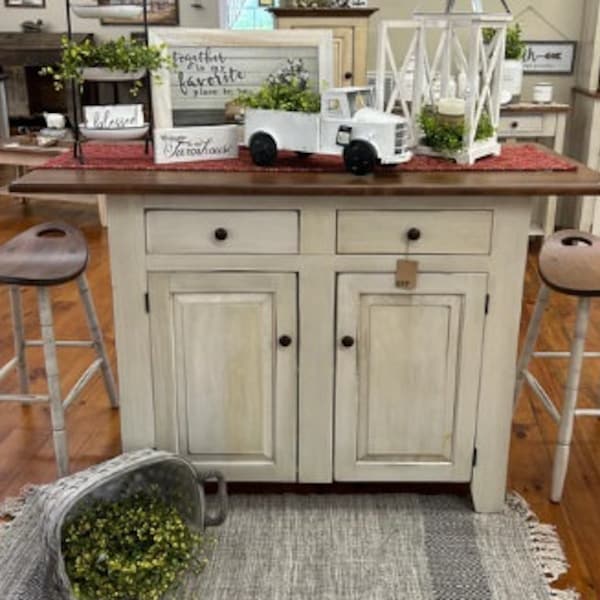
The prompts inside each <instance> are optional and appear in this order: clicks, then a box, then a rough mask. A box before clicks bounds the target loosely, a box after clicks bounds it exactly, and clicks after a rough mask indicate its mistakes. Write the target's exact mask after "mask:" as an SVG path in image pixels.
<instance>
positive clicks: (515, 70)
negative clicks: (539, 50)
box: [483, 23, 527, 98]
mask: <svg viewBox="0 0 600 600" xmlns="http://www.w3.org/2000/svg"><path fill="white" fill-rule="evenodd" d="M494 33H495V32H494V30H493V29H485V30H484V33H483V35H484V41H486V42H490V41H491V39H492V38H493V37H494ZM522 33H523V32H522V30H521V26H520V25H519V24H518V23H515V24H514V25H513V26H512V27H508V29H507V30H506V48H505V51H504V63H503V65H502V91H503V92H504V93H505V94H507V95H508V93H510V95H511V98H518V97H519V96H520V95H521V91H522V90H523V57H524V56H525V50H526V48H527V45H526V44H525V42H524V41H523V39H522V37H521V36H522Z"/></svg>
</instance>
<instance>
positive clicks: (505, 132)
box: [498, 115, 546, 137]
mask: <svg viewBox="0 0 600 600" xmlns="http://www.w3.org/2000/svg"><path fill="white" fill-rule="evenodd" d="M519 134H521V135H526V136H531V137H534V136H536V135H540V136H541V135H545V134H546V133H545V132H544V117H543V116H542V115H506V116H503V117H500V126H499V127H498V135H500V136H503V137H507V136H514V137H519Z"/></svg>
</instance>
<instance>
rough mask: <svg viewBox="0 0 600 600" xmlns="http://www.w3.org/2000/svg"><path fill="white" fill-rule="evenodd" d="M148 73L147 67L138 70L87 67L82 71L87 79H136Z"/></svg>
mask: <svg viewBox="0 0 600 600" xmlns="http://www.w3.org/2000/svg"><path fill="white" fill-rule="evenodd" d="M145 74H146V69H138V70H137V71H127V72H126V71H111V70H110V69H107V68H106V67H85V68H84V69H83V71H82V75H83V78H84V79H85V80H86V81H134V80H136V79H141V78H142V77H144V75H145Z"/></svg>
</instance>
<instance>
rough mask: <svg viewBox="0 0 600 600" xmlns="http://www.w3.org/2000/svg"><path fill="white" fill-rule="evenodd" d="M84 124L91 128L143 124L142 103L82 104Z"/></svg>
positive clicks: (137, 125) (122, 127)
mask: <svg viewBox="0 0 600 600" xmlns="http://www.w3.org/2000/svg"><path fill="white" fill-rule="evenodd" d="M83 115H84V121H85V126H86V127H89V128H91V129H124V128H127V127H141V126H142V125H143V124H144V105H143V104H103V105H101V106H84V107H83Z"/></svg>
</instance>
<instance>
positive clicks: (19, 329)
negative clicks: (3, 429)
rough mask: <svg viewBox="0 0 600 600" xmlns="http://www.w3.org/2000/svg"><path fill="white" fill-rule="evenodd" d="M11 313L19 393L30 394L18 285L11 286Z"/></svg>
mask: <svg viewBox="0 0 600 600" xmlns="http://www.w3.org/2000/svg"><path fill="white" fill-rule="evenodd" d="M9 292H10V312H11V314H12V322H13V334H14V340H15V356H16V357H17V370H18V372H19V391H20V392H21V394H28V393H29V377H28V376H27V359H26V356H25V327H24V325H23V307H22V306H21V289H20V288H19V286H17V285H11V286H10V290H9Z"/></svg>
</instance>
